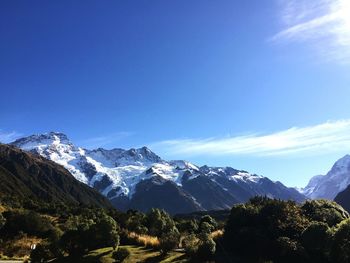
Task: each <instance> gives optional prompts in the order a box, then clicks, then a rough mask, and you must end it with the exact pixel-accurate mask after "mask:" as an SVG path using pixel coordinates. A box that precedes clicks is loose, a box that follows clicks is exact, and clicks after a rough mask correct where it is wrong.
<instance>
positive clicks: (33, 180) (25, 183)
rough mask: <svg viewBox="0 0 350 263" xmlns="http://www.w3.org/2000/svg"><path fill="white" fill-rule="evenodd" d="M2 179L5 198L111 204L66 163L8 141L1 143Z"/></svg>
mask: <svg viewBox="0 0 350 263" xmlns="http://www.w3.org/2000/svg"><path fill="white" fill-rule="evenodd" d="M0 180H1V184H0V197H1V198H5V199H12V198H15V199H16V200H21V201H35V200H36V201H40V202H54V203H64V204H72V205H79V204H84V205H94V206H100V207H105V208H111V207H112V206H111V204H110V202H109V201H108V200H107V199H106V198H105V197H104V196H102V195H101V194H100V193H98V192H97V191H96V190H94V189H91V188H90V187H88V186H87V185H85V184H83V183H81V182H79V181H77V180H76V179H75V178H74V177H73V176H72V175H71V174H70V173H69V172H68V171H67V170H66V169H65V168H64V167H63V166H61V165H58V164H56V163H55V162H53V161H50V160H47V159H46V158H44V157H41V156H38V155H34V154H32V153H28V152H25V151H23V150H20V149H18V148H16V147H14V146H9V145H5V144H0Z"/></svg>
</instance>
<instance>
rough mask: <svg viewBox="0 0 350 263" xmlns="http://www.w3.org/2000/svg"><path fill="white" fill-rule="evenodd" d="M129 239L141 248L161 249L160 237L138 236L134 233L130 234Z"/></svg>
mask: <svg viewBox="0 0 350 263" xmlns="http://www.w3.org/2000/svg"><path fill="white" fill-rule="evenodd" d="M128 238H130V239H132V240H133V241H135V242H136V243H137V244H138V245H140V246H144V247H147V248H158V247H159V239H158V237H154V236H149V235H140V234H137V233H134V232H129V233H128Z"/></svg>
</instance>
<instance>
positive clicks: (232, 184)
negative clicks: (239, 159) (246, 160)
mask: <svg viewBox="0 0 350 263" xmlns="http://www.w3.org/2000/svg"><path fill="white" fill-rule="evenodd" d="M11 145H12V146H15V147H18V148H21V149H23V150H25V151H28V152H30V153H32V154H35V155H40V156H42V157H44V158H46V159H49V160H51V161H53V162H55V163H57V164H60V165H62V166H64V167H65V168H66V169H67V170H68V171H69V172H70V173H71V174H72V175H73V176H74V177H75V178H76V179H78V180H79V181H81V182H83V183H85V184H87V185H89V186H91V187H93V188H95V189H96V190H98V191H99V192H100V193H102V194H103V195H104V196H106V197H107V198H108V199H109V200H110V201H111V202H112V204H113V205H114V206H115V207H117V208H119V209H121V210H126V209H138V210H141V211H147V210H149V209H150V208H152V207H159V208H164V209H166V210H167V211H168V212H170V213H172V214H175V213H188V212H194V211H200V210H217V209H228V208H231V207H232V205H233V204H235V203H240V202H245V201H247V200H248V199H249V198H250V197H253V196H256V195H264V196H268V197H271V198H279V199H292V200H295V201H298V202H301V201H303V200H304V199H305V197H304V195H303V194H301V193H299V192H298V191H297V190H295V189H294V188H288V187H286V186H284V185H283V184H282V183H280V182H273V181H271V180H270V179H268V178H267V177H263V176H258V175H255V174H250V173H248V172H246V171H242V170H237V169H234V168H231V167H208V166H202V167H198V166H196V165H194V164H192V163H190V162H187V161H183V160H178V161H166V160H163V159H162V158H160V157H159V156H158V155H156V154H155V153H153V152H152V151H151V150H150V149H148V148H147V147H142V148H139V149H129V150H124V149H112V150H107V149H103V148H98V149H95V150H87V149H84V148H81V147H77V146H75V145H74V144H73V143H72V142H71V141H70V140H69V139H68V137H67V136H66V135H65V134H63V133H58V132H50V133H47V134H40V135H32V136H29V137H24V138H21V139H18V140H16V141H15V142H13V143H11Z"/></svg>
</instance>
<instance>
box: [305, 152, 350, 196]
mask: <svg viewBox="0 0 350 263" xmlns="http://www.w3.org/2000/svg"><path fill="white" fill-rule="evenodd" d="M348 185H350V155H345V156H344V157H343V158H341V159H339V160H338V161H337V162H336V163H335V164H334V165H333V167H332V169H331V170H330V171H329V172H328V173H327V174H326V175H317V176H314V177H312V178H311V180H310V181H309V183H308V185H307V186H306V187H305V188H303V189H301V193H303V194H305V195H306V196H307V197H308V198H311V199H318V198H325V199H330V200H333V199H334V198H335V197H336V195H337V194H338V193H340V192H341V191H343V190H344V189H345V188H346V187H347V186H348Z"/></svg>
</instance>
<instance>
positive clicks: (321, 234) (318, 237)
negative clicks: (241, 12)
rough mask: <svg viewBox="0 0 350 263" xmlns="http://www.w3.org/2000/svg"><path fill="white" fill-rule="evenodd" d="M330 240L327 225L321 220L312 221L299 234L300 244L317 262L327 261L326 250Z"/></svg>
mask: <svg viewBox="0 0 350 263" xmlns="http://www.w3.org/2000/svg"><path fill="white" fill-rule="evenodd" d="M330 242H331V233H330V231H329V227H328V225H327V224H326V223H323V222H313V223H312V224H311V225H310V226H309V227H308V228H307V229H305V231H304V232H303V233H302V235H301V244H302V245H303V247H304V248H305V250H306V251H307V253H308V254H309V255H310V257H311V258H314V259H317V261H318V262H326V261H327V255H326V254H327V251H328V247H329V245H330Z"/></svg>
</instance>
